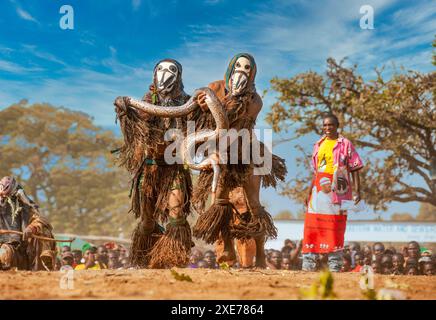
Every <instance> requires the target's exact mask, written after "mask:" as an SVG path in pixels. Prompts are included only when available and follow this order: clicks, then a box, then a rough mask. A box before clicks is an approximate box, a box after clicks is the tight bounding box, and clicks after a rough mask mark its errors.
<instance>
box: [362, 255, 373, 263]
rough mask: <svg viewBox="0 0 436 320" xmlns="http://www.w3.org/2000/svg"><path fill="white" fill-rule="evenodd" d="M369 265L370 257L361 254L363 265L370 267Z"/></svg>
mask: <svg viewBox="0 0 436 320" xmlns="http://www.w3.org/2000/svg"><path fill="white" fill-rule="evenodd" d="M371 263H372V259H371V256H367V255H366V254H363V265H364V266H371Z"/></svg>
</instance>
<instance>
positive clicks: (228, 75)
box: [224, 53, 257, 93]
mask: <svg viewBox="0 0 436 320" xmlns="http://www.w3.org/2000/svg"><path fill="white" fill-rule="evenodd" d="M241 57H245V58H247V59H248V60H249V61H250V65H251V70H250V75H249V77H248V81H247V85H246V87H245V89H244V91H243V93H245V92H247V91H248V92H250V91H251V92H252V91H255V84H254V79H255V78H256V71H257V67H256V61H255V60H254V58H253V56H252V55H251V54H249V53H238V54H237V55H235V56H234V57H233V58H232V60H230V63H229V65H228V67H227V71H226V74H225V75H224V79H225V82H226V89H227V91H229V92H231V88H230V79H231V77H232V75H233V74H234V72H235V65H236V62H237V61H238V59H239V58H241Z"/></svg>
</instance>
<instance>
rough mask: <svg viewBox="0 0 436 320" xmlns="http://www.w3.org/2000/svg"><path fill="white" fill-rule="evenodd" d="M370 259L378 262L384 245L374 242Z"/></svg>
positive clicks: (383, 250)
mask: <svg viewBox="0 0 436 320" xmlns="http://www.w3.org/2000/svg"><path fill="white" fill-rule="evenodd" d="M372 252H373V256H372V260H378V261H379V262H380V259H381V256H382V255H383V253H384V252H385V246H384V245H383V243H381V242H376V243H374V244H373V246H372Z"/></svg>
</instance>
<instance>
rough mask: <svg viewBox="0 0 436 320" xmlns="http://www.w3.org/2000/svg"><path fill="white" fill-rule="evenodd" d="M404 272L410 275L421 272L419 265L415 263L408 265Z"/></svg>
mask: <svg viewBox="0 0 436 320" xmlns="http://www.w3.org/2000/svg"><path fill="white" fill-rule="evenodd" d="M404 274H406V275H408V276H416V275H418V274H419V270H418V266H417V265H415V264H409V265H406V269H405V272H404Z"/></svg>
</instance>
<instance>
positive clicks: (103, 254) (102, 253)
mask: <svg viewBox="0 0 436 320" xmlns="http://www.w3.org/2000/svg"><path fill="white" fill-rule="evenodd" d="M95 256H96V258H97V262H98V263H99V264H100V269H107V268H108V264H109V257H108V250H107V248H106V247H105V246H98V248H97V254H96V255H95Z"/></svg>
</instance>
